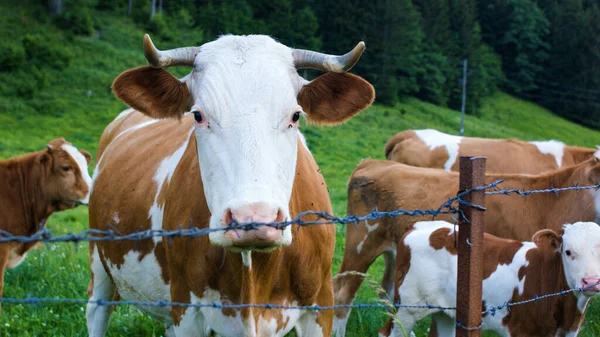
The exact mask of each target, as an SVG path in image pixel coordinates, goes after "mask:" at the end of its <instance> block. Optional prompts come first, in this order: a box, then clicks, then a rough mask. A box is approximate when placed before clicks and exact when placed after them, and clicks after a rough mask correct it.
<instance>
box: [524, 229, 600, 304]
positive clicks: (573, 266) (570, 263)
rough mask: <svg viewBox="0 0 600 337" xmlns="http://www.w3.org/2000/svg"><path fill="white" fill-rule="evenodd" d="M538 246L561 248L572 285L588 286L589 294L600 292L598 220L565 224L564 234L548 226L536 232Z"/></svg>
mask: <svg viewBox="0 0 600 337" xmlns="http://www.w3.org/2000/svg"><path fill="white" fill-rule="evenodd" d="M533 241H534V242H535V243H536V244H537V245H538V246H549V248H550V249H554V250H556V251H557V252H560V254H561V258H562V262H563V268H564V272H565V278H566V280H567V284H568V286H569V288H571V289H574V288H579V287H581V288H584V291H583V292H582V293H583V294H585V295H587V296H591V295H595V294H597V293H598V292H600V226H598V224H596V223H595V222H576V223H574V224H572V225H571V224H566V225H563V233H562V235H558V234H556V233H555V232H553V231H551V230H549V229H544V230H541V231H538V232H537V233H536V234H534V236H533Z"/></svg>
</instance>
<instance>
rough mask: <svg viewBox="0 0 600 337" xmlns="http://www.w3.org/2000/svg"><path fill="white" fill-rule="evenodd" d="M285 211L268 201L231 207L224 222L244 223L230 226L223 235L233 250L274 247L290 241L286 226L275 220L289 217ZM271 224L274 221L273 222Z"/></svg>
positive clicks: (232, 223) (279, 220)
mask: <svg viewBox="0 0 600 337" xmlns="http://www.w3.org/2000/svg"><path fill="white" fill-rule="evenodd" d="M285 214H286V212H285V211H284V210H282V209H281V208H279V207H271V206H269V205H267V204H265V203H253V204H248V205H244V206H241V207H236V208H229V209H227V210H226V211H225V214H224V216H223V217H222V222H221V225H222V226H229V225H233V226H235V227H242V228H237V229H233V230H228V231H226V232H225V234H224V239H225V240H226V241H227V243H229V246H230V248H232V249H234V250H259V251H265V250H271V249H274V248H276V247H279V246H284V245H286V244H289V242H286V241H288V240H285V235H284V227H283V226H278V225H277V224H273V223H281V222H283V221H285V220H286V215H285ZM271 224H272V225H271Z"/></svg>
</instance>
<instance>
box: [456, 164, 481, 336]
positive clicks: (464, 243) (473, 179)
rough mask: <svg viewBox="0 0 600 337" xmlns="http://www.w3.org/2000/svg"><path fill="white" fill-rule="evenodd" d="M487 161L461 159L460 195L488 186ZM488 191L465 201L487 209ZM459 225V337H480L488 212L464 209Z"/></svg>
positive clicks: (466, 196) (457, 295) (468, 197)
mask: <svg viewBox="0 0 600 337" xmlns="http://www.w3.org/2000/svg"><path fill="white" fill-rule="evenodd" d="M485 160H486V158H485V157H460V182H459V192H462V191H464V190H468V189H471V188H473V187H476V186H483V185H485ZM484 197H485V191H484V190H480V191H473V192H471V193H469V194H467V195H465V196H464V197H463V198H462V199H463V200H465V201H467V202H470V203H472V204H474V205H479V206H484V204H483V202H484ZM459 207H460V210H461V212H462V214H464V217H462V216H460V215H459V221H458V242H457V251H458V274H457V277H458V279H457V285H456V290H457V291H456V321H457V325H456V336H457V337H479V336H481V329H477V327H478V326H479V325H480V324H481V318H482V316H481V311H482V310H481V309H482V303H481V302H482V286H483V231H484V226H483V214H484V211H483V210H481V209H477V208H474V207H469V206H467V205H462V204H461V205H460V206H459Z"/></svg>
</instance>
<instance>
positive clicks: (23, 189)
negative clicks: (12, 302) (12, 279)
mask: <svg viewBox="0 0 600 337" xmlns="http://www.w3.org/2000/svg"><path fill="white" fill-rule="evenodd" d="M90 160H91V156H90V154H89V153H88V152H86V151H84V150H77V149H76V148H75V147H74V146H73V145H72V144H71V143H69V142H67V141H66V140H64V139H63V138H57V139H55V140H53V141H51V142H50V143H48V144H47V145H46V148H45V149H44V150H41V151H37V152H32V153H27V154H24V155H21V156H17V157H13V158H10V159H6V160H0V230H2V231H5V232H8V233H10V234H12V235H19V236H30V235H32V234H34V233H35V232H37V231H39V230H40V229H42V228H43V227H44V225H45V224H46V220H47V219H48V217H49V216H50V215H51V214H52V213H54V212H57V211H62V210H66V209H69V208H73V207H75V206H77V205H78V204H87V203H88V200H89V191H90V185H91V182H92V179H91V178H90V174H89V173H88V170H87V166H88V164H89V162H90ZM0 237H2V234H0ZM35 245H36V244H35V243H18V242H9V243H0V297H1V296H2V291H3V289H4V271H5V270H6V268H14V267H16V266H18V265H19V264H20V263H21V262H22V261H23V259H25V256H26V255H27V252H28V251H29V250H30V249H31V248H33V247H34V246H35Z"/></svg>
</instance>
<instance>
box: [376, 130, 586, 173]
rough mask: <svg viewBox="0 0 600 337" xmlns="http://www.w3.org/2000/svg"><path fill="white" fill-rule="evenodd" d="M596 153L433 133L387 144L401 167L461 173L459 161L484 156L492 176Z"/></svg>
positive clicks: (411, 133)
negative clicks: (404, 165)
mask: <svg viewBox="0 0 600 337" xmlns="http://www.w3.org/2000/svg"><path fill="white" fill-rule="evenodd" d="M595 151H596V150H595V149H588V148H584V147H577V146H566V145H565V144H564V143H562V142H559V141H556V140H550V141H539V142H524V141H520V140H516V139H492V138H476V137H461V136H455V135H449V134H446V133H443V132H440V131H437V130H433V129H424V130H406V131H402V132H399V133H397V134H395V135H394V136H392V137H391V138H390V139H389V140H388V141H387V143H386V144H385V156H386V158H387V159H389V160H393V161H397V162H399V163H403V164H407V165H412V166H419V167H431V168H440V169H444V170H446V171H458V158H459V157H461V156H484V157H486V158H487V162H486V167H487V172H491V173H523V174H525V173H530V174H537V173H542V172H546V171H551V170H554V169H557V168H561V167H565V166H570V165H575V164H578V163H581V162H582V161H585V160H587V159H589V158H591V157H592V156H593V155H594V152H595Z"/></svg>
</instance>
